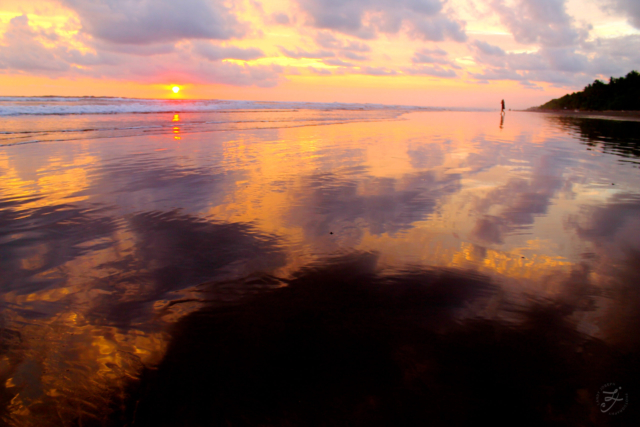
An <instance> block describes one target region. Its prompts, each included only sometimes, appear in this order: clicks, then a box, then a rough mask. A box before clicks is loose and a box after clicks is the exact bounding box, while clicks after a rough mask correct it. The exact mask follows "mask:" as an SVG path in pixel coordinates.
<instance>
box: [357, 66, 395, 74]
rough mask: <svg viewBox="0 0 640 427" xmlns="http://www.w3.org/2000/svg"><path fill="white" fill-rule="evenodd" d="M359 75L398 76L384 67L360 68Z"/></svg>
mask: <svg viewBox="0 0 640 427" xmlns="http://www.w3.org/2000/svg"><path fill="white" fill-rule="evenodd" d="M359 74H368V75H370V76H393V75H396V74H398V72H397V71H396V70H391V69H389V68H384V67H360V73H359Z"/></svg>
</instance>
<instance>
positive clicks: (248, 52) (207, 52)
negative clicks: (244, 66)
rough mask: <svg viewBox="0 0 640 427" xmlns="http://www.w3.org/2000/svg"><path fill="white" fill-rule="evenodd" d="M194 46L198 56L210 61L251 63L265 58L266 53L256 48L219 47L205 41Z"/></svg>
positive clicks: (194, 43)
mask: <svg viewBox="0 0 640 427" xmlns="http://www.w3.org/2000/svg"><path fill="white" fill-rule="evenodd" d="M192 44H193V48H194V51H195V52H196V53H197V54H199V55H201V56H203V57H205V58H207V59H208V60H210V61H219V60H221V59H241V60H243V61H249V60H252V59H258V58H262V57H264V52H262V50H260V49H258V48H254V47H250V48H240V47H236V46H219V45H216V44H213V43H209V42H204V41H196V42H193V43H192Z"/></svg>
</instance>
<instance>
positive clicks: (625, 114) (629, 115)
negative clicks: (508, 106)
mask: <svg viewBox="0 0 640 427" xmlns="http://www.w3.org/2000/svg"><path fill="white" fill-rule="evenodd" d="M514 111H519V112H524V113H547V114H556V115H561V116H574V117H596V116H601V117H618V118H624V119H628V120H637V121H640V111H612V110H607V111H594V110H589V111H583V110H540V109H531V110H514Z"/></svg>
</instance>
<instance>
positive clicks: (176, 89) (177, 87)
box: [171, 86, 180, 93]
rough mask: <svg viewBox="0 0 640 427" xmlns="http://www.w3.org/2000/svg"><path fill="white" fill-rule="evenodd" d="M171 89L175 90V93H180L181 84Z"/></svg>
mask: <svg viewBox="0 0 640 427" xmlns="http://www.w3.org/2000/svg"><path fill="white" fill-rule="evenodd" d="M171 90H172V91H173V93H178V92H180V87H179V86H174V87H172V88H171Z"/></svg>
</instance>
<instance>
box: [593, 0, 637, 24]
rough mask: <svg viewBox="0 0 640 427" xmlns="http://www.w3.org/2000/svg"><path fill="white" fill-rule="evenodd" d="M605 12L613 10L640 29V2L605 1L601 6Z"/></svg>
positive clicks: (631, 0)
mask: <svg viewBox="0 0 640 427" xmlns="http://www.w3.org/2000/svg"><path fill="white" fill-rule="evenodd" d="M601 6H602V7H603V8H604V9H605V10H613V11H615V12H618V13H619V14H621V15H622V16H625V17H626V18H627V20H628V21H629V23H630V24H631V25H633V26H634V27H636V28H640V2H638V0H605V2H604V3H603V4H602V5H601Z"/></svg>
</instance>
